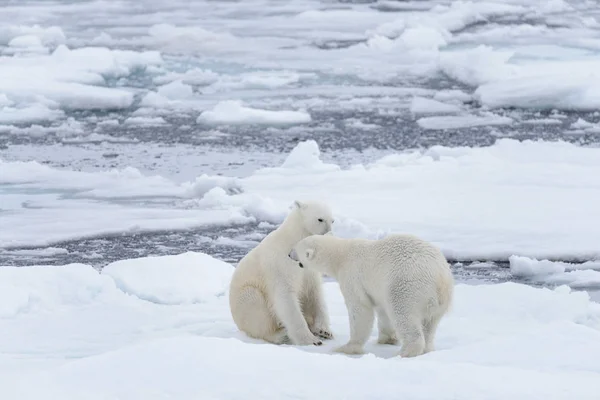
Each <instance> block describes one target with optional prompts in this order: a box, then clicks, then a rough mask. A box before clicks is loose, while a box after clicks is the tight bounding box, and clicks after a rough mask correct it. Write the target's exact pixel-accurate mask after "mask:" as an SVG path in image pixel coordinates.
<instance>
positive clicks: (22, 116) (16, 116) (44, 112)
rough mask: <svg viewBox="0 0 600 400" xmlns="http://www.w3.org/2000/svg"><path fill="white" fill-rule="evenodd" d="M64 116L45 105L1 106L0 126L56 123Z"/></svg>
mask: <svg viewBox="0 0 600 400" xmlns="http://www.w3.org/2000/svg"><path fill="white" fill-rule="evenodd" d="M63 116H64V113H63V112H62V111H60V110H52V109H50V108H48V107H46V106H44V105H43V104H34V105H31V106H29V107H23V108H14V107H1V106H0V124H23V123H31V122H42V121H54V120H57V119H59V118H61V117H63Z"/></svg>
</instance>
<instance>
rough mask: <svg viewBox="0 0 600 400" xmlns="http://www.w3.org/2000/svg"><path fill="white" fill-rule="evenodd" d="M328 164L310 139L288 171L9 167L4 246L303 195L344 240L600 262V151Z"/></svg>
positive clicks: (276, 211)
mask: <svg viewBox="0 0 600 400" xmlns="http://www.w3.org/2000/svg"><path fill="white" fill-rule="evenodd" d="M320 157H321V154H320V150H319V147H318V145H317V144H316V143H315V142H313V141H308V142H303V143H300V144H299V145H298V146H297V147H296V148H295V149H294V151H292V152H291V153H290V154H289V156H288V157H287V159H286V160H285V161H284V162H283V163H282V164H281V166H280V167H274V168H263V169H259V170H256V171H254V172H253V173H251V174H250V175H248V176H247V177H244V178H238V179H232V178H224V177H211V176H208V175H202V176H199V177H197V178H194V179H190V180H184V181H183V182H178V180H177V178H171V179H169V178H165V177H162V176H159V175H147V174H144V173H143V172H142V171H140V170H138V169H135V168H133V167H127V168H125V169H118V170H110V171H98V172H78V171H72V170H67V169H61V170H59V169H55V168H51V167H47V166H44V165H41V164H39V163H37V162H27V163H24V162H6V161H5V162H2V163H1V164H0V165H1V167H2V170H3V172H4V173H3V175H2V176H0V183H3V184H5V185H6V186H5V189H4V190H3V192H2V193H1V194H0V198H1V199H2V208H3V209H4V210H7V211H8V210H10V213H3V214H0V223H1V225H2V226H10V227H11V229H4V230H2V231H0V246H2V247H5V248H11V247H15V246H25V245H28V246H43V245H51V244H54V243H57V242H60V241H64V240H69V239H75V238H84V237H91V236H99V235H102V234H106V233H111V234H118V233H126V232H131V231H132V230H134V231H138V232H139V231H156V230H177V229H187V228H192V227H202V226H208V225H212V224H220V225H228V224H240V223H250V222H261V221H266V222H269V223H278V222H280V221H281V220H282V218H283V217H284V216H285V214H286V213H287V211H288V209H289V207H290V205H291V204H292V203H293V201H294V200H295V199H297V198H318V199H322V200H324V201H327V202H328V203H330V204H331V206H332V207H333V208H334V210H335V212H336V214H338V215H339V219H338V221H339V222H338V224H336V226H335V228H334V230H335V231H336V233H338V234H340V235H359V236H364V237H377V236H379V235H381V234H384V233H386V232H411V233H414V234H417V235H419V236H422V237H424V238H425V239H427V240H431V241H433V242H434V243H436V244H438V245H440V246H441V247H442V249H443V250H444V251H445V252H446V255H447V256H448V257H451V258H453V259H467V260H473V259H488V260H506V259H508V257H509V256H511V255H520V256H527V257H538V258H539V257H543V258H552V259H561V260H582V261H586V260H590V259H598V258H600V252H599V250H598V247H597V241H596V238H597V237H599V235H600V230H599V225H598V223H597V221H598V220H600V214H599V213H598V211H597V210H598V208H597V207H596V206H595V205H596V204H597V203H598V201H600V181H599V180H598V179H597V176H599V174H600V149H598V148H582V147H577V146H574V145H571V144H567V143H560V142H559V143H546V142H517V141H513V140H508V139H504V140H500V141H498V142H497V143H496V144H495V145H493V146H491V147H482V148H448V147H443V146H435V147H432V148H430V149H427V150H424V151H410V152H404V153H396V154H389V155H387V156H385V157H383V158H380V159H379V160H376V161H373V162H371V163H369V164H366V165H365V164H356V165H352V166H349V167H347V168H342V167H340V166H339V165H336V164H333V163H327V162H324V161H323V160H321V158H320ZM357 187H358V188H360V190H357ZM66 194H68V196H65V195H66ZM574 204H577V207H574V206H570V205H574ZM91 210H94V211H93V212H91ZM358 226H360V227H361V228H359V229H358V230H357V227H358Z"/></svg>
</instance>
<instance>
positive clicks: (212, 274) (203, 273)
mask: <svg viewBox="0 0 600 400" xmlns="http://www.w3.org/2000/svg"><path fill="white" fill-rule="evenodd" d="M232 273H233V267H232V266H231V265H230V264H227V263H224V262H222V261H219V260H216V259H214V258H213V257H210V256H208V255H206V254H203V253H193V252H188V253H183V254H179V255H177V256H163V257H144V258H138V259H133V260H122V261H117V262H114V263H112V264H109V265H107V266H106V267H104V268H103V269H102V274H103V275H108V276H110V277H111V278H112V279H113V280H114V281H115V283H116V285H117V287H118V288H119V289H121V290H122V291H123V292H125V293H127V294H130V295H133V296H136V297H138V298H140V299H142V300H147V301H150V302H153V303H157V304H193V303H202V302H206V301H209V300H211V299H213V298H214V297H218V296H223V295H224V294H225V292H226V291H227V288H228V287H229V281H230V280H231V275H232Z"/></svg>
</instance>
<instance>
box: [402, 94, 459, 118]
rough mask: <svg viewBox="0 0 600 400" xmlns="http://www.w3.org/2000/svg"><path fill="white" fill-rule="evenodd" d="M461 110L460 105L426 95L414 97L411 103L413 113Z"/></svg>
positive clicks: (451, 112)
mask: <svg viewBox="0 0 600 400" xmlns="http://www.w3.org/2000/svg"><path fill="white" fill-rule="evenodd" d="M460 111H461V109H460V107H458V106H455V105H453V104H446V103H442V102H440V101H436V100H431V99H427V98H425V97H414V98H413V99H412V102H411V104H410V112H411V113H413V114H455V113H458V112H460Z"/></svg>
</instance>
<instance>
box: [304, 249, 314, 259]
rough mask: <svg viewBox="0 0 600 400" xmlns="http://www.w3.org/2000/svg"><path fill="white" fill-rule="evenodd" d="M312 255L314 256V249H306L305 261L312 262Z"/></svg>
mask: <svg viewBox="0 0 600 400" xmlns="http://www.w3.org/2000/svg"><path fill="white" fill-rule="evenodd" d="M314 255H315V249H306V259H307V260H312V258H313V256H314Z"/></svg>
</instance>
